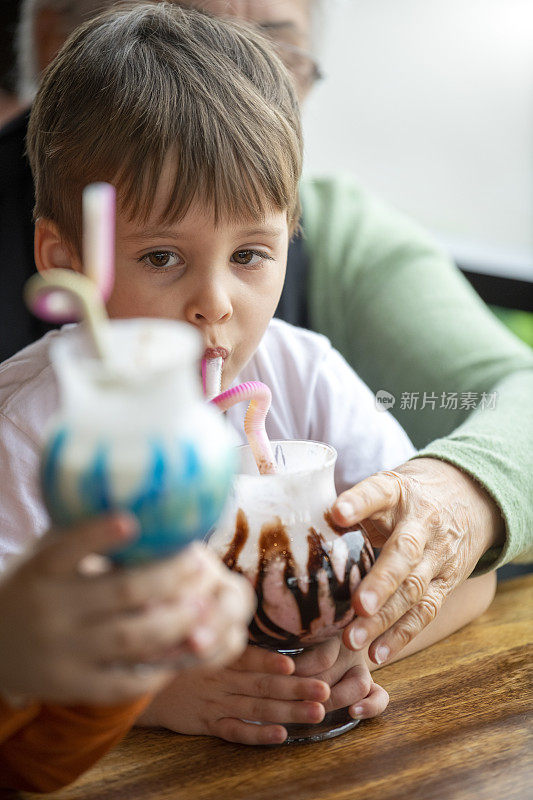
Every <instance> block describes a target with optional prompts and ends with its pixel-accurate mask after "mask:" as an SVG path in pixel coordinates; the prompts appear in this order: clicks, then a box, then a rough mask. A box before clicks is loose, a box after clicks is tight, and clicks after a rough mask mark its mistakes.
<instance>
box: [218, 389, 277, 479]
mask: <svg viewBox="0 0 533 800" xmlns="http://www.w3.org/2000/svg"><path fill="white" fill-rule="evenodd" d="M243 400H249V401H250V405H249V406H248V411H247V412H246V416H245V418H244V432H245V434H246V438H247V439H248V444H249V445H250V448H251V450H252V453H253V456H254V458H255V463H256V464H257V469H258V470H259V472H260V474H261V475H274V474H275V473H276V472H277V471H278V468H277V466H276V460H275V458H274V453H273V452H272V445H271V444H270V441H269V439H268V436H267V433H266V429H265V419H266V415H267V414H268V410H269V408H270V404H271V402H272V394H271V392H270V389H269V388H268V386H266V384H264V383H261V382H260V381H248V382H247V383H240V384H239V385H238V386H235V387H233V389H228V390H227V391H225V392H222V394H219V395H218V396H217V397H214V398H213V399H212V400H211V402H212V403H213V405H215V406H217V408H219V409H220V410H221V411H226V410H227V409H228V408H231V406H234V405H235V404H236V403H240V402H242V401H243Z"/></svg>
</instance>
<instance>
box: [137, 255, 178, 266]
mask: <svg viewBox="0 0 533 800" xmlns="http://www.w3.org/2000/svg"><path fill="white" fill-rule="evenodd" d="M179 260H180V259H179V256H177V255H176V253H172V252H170V251H169V250H153V251H152V252H151V253H146V255H144V256H142V257H141V258H140V259H139V261H143V262H144V263H145V264H146V266H147V267H151V268H153V269H156V270H158V269H161V270H164V269H170V267H175V266H176V265H177V264H178V263H179Z"/></svg>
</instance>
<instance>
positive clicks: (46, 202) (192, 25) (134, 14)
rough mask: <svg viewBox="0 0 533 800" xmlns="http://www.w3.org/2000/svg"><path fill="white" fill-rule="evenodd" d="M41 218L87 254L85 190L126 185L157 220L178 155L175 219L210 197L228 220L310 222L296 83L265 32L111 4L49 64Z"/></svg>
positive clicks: (127, 201)
mask: <svg viewBox="0 0 533 800" xmlns="http://www.w3.org/2000/svg"><path fill="white" fill-rule="evenodd" d="M27 148H28V155H29V158H30V163H31V167H32V171H33V175H34V179H35V194H36V203H35V212H34V213H35V217H45V218H47V219H49V220H52V221H53V222H55V223H56V224H57V226H58V228H59V230H60V232H61V234H62V236H63V237H64V239H65V240H66V241H68V242H70V243H71V244H72V245H74V247H76V249H77V250H78V252H79V251H80V245H81V191H82V188H83V186H84V185H86V184H87V183H91V182H92V181H97V180H105V181H110V182H111V183H114V184H115V185H116V187H117V190H118V194H119V198H120V201H121V203H122V205H123V208H124V209H125V210H126V212H127V213H128V214H129V215H130V216H131V218H132V219H133V218H139V219H141V220H142V219H146V218H147V217H148V216H149V214H150V212H151V210H152V204H153V198H154V194H155V191H156V187H157V184H158V180H159V176H160V174H161V170H162V167H163V165H164V164H165V163H166V159H167V157H168V156H172V157H173V159H174V161H173V163H174V164H175V166H176V172H175V179H174V186H173V188H172V190H171V192H170V195H169V201H168V205H167V208H166V210H165V212H164V214H163V218H162V220H161V221H162V222H172V221H175V220H179V219H181V218H182V217H183V216H184V215H185V214H186V213H187V210H188V208H189V207H190V205H191V203H192V202H193V201H195V200H196V199H198V200H200V202H202V203H203V204H205V205H207V206H208V207H209V208H211V209H212V211H213V213H214V218H215V224H216V223H218V222H219V221H220V220H221V219H222V218H226V219H235V218H247V219H252V218H253V219H259V218H261V217H262V216H263V215H264V213H265V211H267V210H268V209H270V208H274V209H278V210H283V211H285V210H286V211H287V218H288V223H289V229H290V230H291V232H292V231H294V229H295V228H296V226H297V224H298V219H299V202H298V181H299V178H300V173H301V162H302V140H301V128H300V117H299V110H298V103H297V100H296V96H295V93H294V89H293V85H292V82H291V79H290V77H289V75H288V73H287V72H286V70H285V68H284V67H283V65H282V63H281V61H280V60H279V59H278V58H277V57H276V55H275V53H274V51H273V49H272V48H271V46H270V44H269V43H268V42H267V41H266V40H265V39H264V38H263V37H262V36H261V35H260V34H259V33H257V32H256V31H255V30H253V29H252V28H250V27H248V26H246V25H244V24H242V23H239V22H235V21H228V20H221V19H219V18H215V17H211V16H209V15H207V14H204V13H202V12H199V11H194V10H191V9H184V8H180V7H178V6H175V5H172V4H169V3H157V4H151V3H143V4H141V5H135V6H132V7H126V8H121V9H120V10H114V11H110V12H106V13H104V14H102V15H100V16H98V17H96V18H95V19H93V20H91V21H90V22H87V23H86V24H84V25H82V26H81V27H80V28H78V29H77V30H76V31H75V32H74V33H73V34H72V36H71V37H70V38H69V39H68V40H67V42H66V44H65V45H64V47H63V48H62V50H61V51H60V53H59V55H58V56H57V58H56V59H55V60H54V62H53V63H52V64H51V65H50V67H49V68H48V69H47V70H46V72H45V74H44V77H43V81H42V84H41V87H40V89H39V92H38V93H37V96H36V99H35V103H34V106H33V109H32V112H31V117H30V123H29V129H28V139H27Z"/></svg>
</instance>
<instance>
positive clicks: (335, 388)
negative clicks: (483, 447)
mask: <svg viewBox="0 0 533 800" xmlns="http://www.w3.org/2000/svg"><path fill="white" fill-rule="evenodd" d="M74 327H75V326H74ZM72 330H73V326H66V327H65V328H62V329H61V331H53V332H52V333H48V334H46V336H43V338H42V339H39V341H37V342H35V343H34V344H32V345H30V346H29V347H26V348H25V349H24V350H21V351H20V353H17V354H16V355H15V356H13V357H12V358H10V359H8V360H7V361H5V362H4V363H3V364H2V365H1V366H0V498H1V500H0V568H1V567H2V566H3V565H4V564H5V561H6V559H7V557H8V556H9V555H10V554H16V553H20V552H21V550H23V549H24V548H25V547H26V545H28V544H29V543H31V542H32V541H33V540H34V539H35V537H38V536H41V535H42V534H43V533H44V531H45V530H47V528H48V527H49V519H48V515H47V513H46V509H45V508H44V506H43V503H42V500H41V496H40V490H39V458H40V450H41V446H42V440H43V432H44V430H45V426H46V423H47V421H48V419H49V417H50V416H51V414H52V413H53V412H54V411H55V410H56V408H57V405H58V402H59V397H58V388H57V383H56V379H55V375H54V372H53V369H52V366H51V364H50V359H49V346H50V343H51V342H52V341H53V340H54V339H56V338H57V337H59V336H68V335H70V334H69V331H72ZM251 380H259V381H262V382H263V383H266V385H267V386H269V387H270V389H271V391H272V406H271V409H270V412H269V414H268V416H267V421H266V429H267V433H268V436H269V438H270V439H273V440H274V439H311V440H314V441H319V442H326V443H327V444H329V445H332V446H333V447H334V448H335V449H336V450H337V452H338V459H337V464H336V470H335V481H336V486H337V490H338V491H339V492H341V491H343V490H344V489H347V488H348V487H350V486H352V485H353V484H354V483H357V482H358V481H360V480H362V478H365V477H367V476H368V475H371V474H372V473H374V472H377V471H378V470H381V469H393V468H394V467H396V466H398V465H399V464H401V463H403V462H404V461H405V460H406V459H408V458H409V457H410V456H411V455H412V454H413V453H414V452H415V451H414V448H413V446H412V444H411V442H410V441H409V439H408V437H407V434H406V433H405V432H404V430H403V428H401V427H400V425H399V424H398V423H397V422H396V420H395V419H394V418H393V417H392V416H391V414H389V413H388V412H384V411H381V410H380V411H378V410H377V408H376V405H375V401H374V395H373V394H372V392H371V391H370V389H369V388H368V387H367V386H366V385H365V384H364V383H363V382H362V381H361V380H360V378H358V377H357V375H356V374H355V372H354V371H353V370H352V369H351V367H350V366H349V365H348V364H347V363H346V361H345V360H344V359H343V357H342V356H341V355H340V354H339V353H338V352H337V351H336V350H334V349H333V348H332V346H331V344H330V343H329V341H328V339H326V338H325V337H324V336H321V335H319V334H317V333H312V332H310V331H306V330H303V329H301V328H295V327H293V326H292V325H288V324H287V323H285V322H281V321H280V320H276V319H274V320H272V322H271V323H270V325H269V327H268V329H267V331H266V333H265V335H264V337H263V339H262V341H261V343H260V345H259V347H258V349H257V351H256V352H255V354H254V355H253V357H252V358H251V360H250V361H249V363H248V364H247V365H246V367H245V368H244V369H243V370H242V372H241V374H240V375H239V376H238V378H237V379H236V380H235V384H237V383H241V382H243V381H251ZM245 413H246V404H244V403H242V404H240V405H238V406H233V408H230V409H229V411H228V412H227V416H228V419H229V420H230V422H231V424H232V425H233V426H234V428H235V429H236V431H237V433H238V435H239V436H240V437H241V439H242V441H243V443H245V441H246V439H245V435H244V430H243V420H244V415H245Z"/></svg>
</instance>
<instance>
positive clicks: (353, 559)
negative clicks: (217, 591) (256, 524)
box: [223, 509, 374, 650]
mask: <svg viewBox="0 0 533 800" xmlns="http://www.w3.org/2000/svg"><path fill="white" fill-rule="evenodd" d="M324 519H325V521H326V523H327V525H328V526H329V527H330V529H331V530H332V531H333V532H334V533H335V534H338V535H342V536H345V537H346V539H345V541H346V545H347V549H348V557H347V560H346V565H345V569H344V576H343V578H342V580H340V581H339V579H338V577H337V574H336V572H335V570H334V568H333V565H332V563H331V558H330V556H329V554H328V552H327V550H326V549H325V548H324V542H325V540H324V538H323V536H322V535H321V534H320V533H317V531H316V530H315V529H314V528H309V535H308V536H307V543H308V559H307V575H308V576H309V582H308V588H307V591H303V589H302V588H301V586H300V584H299V582H298V577H297V574H296V564H295V561H294V556H293V554H292V551H291V547H290V538H289V535H288V533H287V530H286V528H285V526H284V525H283V524H282V522H281V520H280V519H279V518H278V520H277V521H276V522H274V523H270V524H267V525H263V527H262V528H261V533H260V535H259V541H258V550H259V565H258V571H257V578H256V583H255V591H256V594H257V610H256V613H255V615H254V618H253V619H252V621H251V623H250V628H249V631H250V640H251V641H253V642H254V643H255V644H260V645H262V646H263V647H270V648H273V649H284V650H285V649H291V648H298V647H301V646H302V638H303V637H306V636H309V634H310V632H311V627H312V623H313V622H314V621H315V620H317V619H319V617H320V605H319V590H320V585H319V583H318V580H317V577H316V575H317V573H318V572H319V571H320V570H324V572H325V574H326V576H327V579H328V585H329V593H330V597H331V600H332V601H333V603H334V607H335V614H334V620H335V622H338V621H339V620H341V619H342V618H343V617H344V616H345V615H346V614H347V612H348V611H349V609H350V605H351V593H350V573H351V571H352V568H353V567H354V566H357V567H358V569H359V573H360V576H361V580H362V579H363V578H364V576H365V575H366V574H367V572H368V571H369V569H370V567H371V566H372V564H373V563H374V554H373V552H372V548H371V547H370V544H369V542H368V540H367V539H366V536H364V533H363V531H362V530H361V528H360V527H359V526H358V525H356V526H355V527H353V528H348V529H347V528H341V527H340V526H338V525H336V524H335V523H334V521H333V519H332V518H331V514H330V512H329V511H326V513H325V514H324ZM351 532H357V535H356V536H355V537H354V536H351V537H350V533H351ZM249 534H250V527H249V524H248V520H247V518H246V515H245V513H244V511H243V510H242V509H239V510H238V512H237V517H236V523H235V533H234V536H233V539H232V541H231V543H230V545H229V547H228V550H227V552H226V554H225V555H224V556H223V561H224V563H225V564H226V566H227V567H229V568H230V569H232V570H235V571H238V572H242V569H241V568H240V567H239V565H238V560H239V556H240V554H241V552H242V549H243V547H244V545H245V544H246V542H247V540H248V537H249ZM350 539H351V541H350ZM277 559H281V560H282V561H283V562H284V568H283V580H284V583H285V586H286V587H287V589H288V590H289V591H290V592H291V594H292V596H293V597H294V599H295V601H296V604H297V607H298V610H299V613H300V627H301V630H300V632H299V634H294V633H291V632H290V631H287V630H285V629H284V628H281V627H280V626H279V625H276V623H275V622H274V621H273V620H271V619H270V617H269V616H268V614H267V613H266V611H265V609H264V608H263V597H264V594H263V584H264V581H265V577H266V575H267V573H268V571H269V568H270V565H271V563H272V562H273V561H275V560H277Z"/></svg>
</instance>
